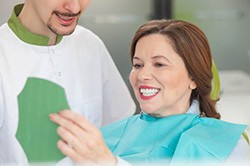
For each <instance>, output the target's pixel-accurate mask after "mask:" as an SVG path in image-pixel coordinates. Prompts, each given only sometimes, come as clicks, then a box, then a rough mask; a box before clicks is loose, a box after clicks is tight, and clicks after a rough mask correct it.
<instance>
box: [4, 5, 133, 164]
mask: <svg viewBox="0 0 250 166" xmlns="http://www.w3.org/2000/svg"><path fill="white" fill-rule="evenodd" d="M17 8H18V7H15V12H13V14H12V16H11V18H10V20H12V22H8V23H6V24H3V25H2V26H1V27H0V165H5V164H7V163H11V164H27V157H26V156H25V154H24V151H23V149H22V147H21V146H20V144H19V142H18V140H17V139H16V137H15V135H16V132H17V128H18V103H17V96H18V95H19V93H20V92H21V91H22V89H23V88H24V85H25V83H26V80H27V78H28V77H38V78H43V79H47V80H50V81H53V82H55V83H57V84H59V85H61V86H62V87H63V88H64V89H65V93H66V97H67V100H68V102H69V105H70V108H71V109H72V110H73V111H75V112H78V113H80V114H82V115H83V116H84V117H85V118H87V119H88V120H89V121H91V122H92V123H94V124H95V125H96V126H98V127H101V126H103V125H106V124H109V123H111V122H114V121H116V120H119V119H122V118H124V117H127V116H128V115H132V114H133V113H134V112H135V104H134V101H133V99H132V98H131V95H130V93H129V91H128V89H127V87H126V85H125V83H124V81H123V79H122V77H121V75H120V74H119V72H118V70H117V68H116V66H115V64H114V62H113V60H112V58H111V56H110V54H109V52H108V51H107V49H106V47H105V46H104V44H103V42H102V41H101V40H100V39H99V38H98V37H97V36H96V35H95V34H93V33H92V32H91V31H89V30H87V29H85V28H83V27H81V26H77V27H76V29H75V31H74V32H73V34H71V35H69V36H64V37H63V38H62V39H61V40H60V41H59V42H58V43H57V44H56V45H53V46H46V45H45V44H46V42H45V44H43V41H46V40H47V41H48V39H47V38H46V37H42V36H38V35H35V34H32V33H30V32H28V31H27V30H26V29H25V28H24V27H22V26H21V24H20V22H19V21H17V20H18V19H17V16H16V15H18V14H19V13H18V12H20V11H18V9H17ZM19 8H20V6H19ZM20 10H21V9H20ZM10 24H12V28H10V26H9V25H10ZM13 27H14V28H13ZM45 39H46V40H45ZM31 102H32V101H31ZM34 111H35V110H34Z"/></svg>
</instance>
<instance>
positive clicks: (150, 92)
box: [140, 89, 160, 96]
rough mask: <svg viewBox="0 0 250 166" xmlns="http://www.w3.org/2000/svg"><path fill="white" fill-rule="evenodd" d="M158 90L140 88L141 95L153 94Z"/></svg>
mask: <svg viewBox="0 0 250 166" xmlns="http://www.w3.org/2000/svg"><path fill="white" fill-rule="evenodd" d="M159 91H160V90H159V89H140V92H141V94H142V95H143V96H153V95H155V94H156V93H157V92H159Z"/></svg>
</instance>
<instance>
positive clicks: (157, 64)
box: [155, 63, 166, 67]
mask: <svg viewBox="0 0 250 166" xmlns="http://www.w3.org/2000/svg"><path fill="white" fill-rule="evenodd" d="M155 66H156V67H163V66H166V65H165V64H163V63H155Z"/></svg>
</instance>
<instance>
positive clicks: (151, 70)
mask: <svg viewBox="0 0 250 166" xmlns="http://www.w3.org/2000/svg"><path fill="white" fill-rule="evenodd" d="M131 61H132V64H133V68H132V71H131V73H130V83H131V85H132V87H133V90H134V93H135V96H136V99H137V100H138V102H139V105H140V108H141V110H142V113H141V114H140V115H135V116H132V117H129V118H127V119H124V120H122V121H118V122H116V123H114V124H111V125H108V126H106V127H104V128H102V129H101V133H102V136H103V138H104V140H105V143H104V141H103V138H102V136H101V133H100V132H99V130H98V129H96V128H95V127H94V126H93V125H91V124H89V122H87V121H86V120H85V119H84V118H83V117H81V116H79V115H76V114H75V113H73V112H71V111H67V110H66V111H61V112H59V113H58V114H53V115H51V116H50V118H51V120H52V121H53V122H55V123H57V124H59V125H60V127H59V128H58V134H59V135H60V136H61V138H62V139H61V140H60V141H59V142H58V147H59V149H60V150H61V151H62V153H63V154H65V155H66V156H69V157H70V158H71V159H73V161H75V162H77V163H86V162H87V163H95V164H102V163H106V162H107V163H108V164H115V163H117V162H118V164H119V163H121V162H122V161H123V160H125V161H128V162H131V163H137V162H139V163H158V162H160V163H163V164H166V163H169V164H173V165H174V164H178V163H180V162H185V164H187V163H191V164H192V163H194V162H195V163H196V162H197V161H201V162H203V161H204V162H205V161H206V162H209V161H211V162H219V163H221V162H228V161H231V160H234V159H238V158H239V157H240V158H241V159H246V157H245V156H247V155H249V154H250V153H249V147H248V145H247V143H246V141H245V140H244V139H243V138H242V136H241V135H242V132H243V131H244V129H245V128H246V126H244V125H237V124H231V123H227V122H223V121H220V120H218V119H220V114H219V113H218V112H217V111H216V108H215V104H216V101H214V100H212V99H211V97H210V93H211V88H212V87H211V81H212V78H213V75H212V56H211V51H210V48H209V44H208V41H207V39H206V37H205V35H204V33H203V32H202V31H201V30H200V29H199V28H197V27H196V26H195V25H193V24H190V23H188V22H185V21H177V20H154V21H149V22H147V23H145V24H144V25H142V26H141V27H140V28H139V29H138V30H137V32H136V33H135V36H134V39H133V41H132V45H131ZM121 95H122V94H121ZM115 156H118V157H115ZM117 159H118V160H117Z"/></svg>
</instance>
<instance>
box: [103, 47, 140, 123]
mask: <svg viewBox="0 0 250 166" xmlns="http://www.w3.org/2000/svg"><path fill="white" fill-rule="evenodd" d="M100 47H101V48H102V49H101V50H102V52H101V53H100V54H102V56H101V57H102V71H103V73H102V75H103V82H104V85H103V89H104V90H103V98H104V102H103V105H104V114H103V124H102V125H103V126H104V125H107V124H110V123H111V122H114V121H117V120H120V119H123V118H125V117H127V116H130V115H133V114H134V113H135V108H136V107H135V103H134V100H133V99H132V96H131V94H130V92H129V90H128V87H127V86H126V84H125V82H124V80H123V78H122V77H121V75H120V73H119V71H118V69H117V68H116V65H115V63H114V61H113V59H112V57H111V56H110V54H109V52H108V50H107V48H106V47H105V46H104V44H103V43H101V45H100Z"/></svg>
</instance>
